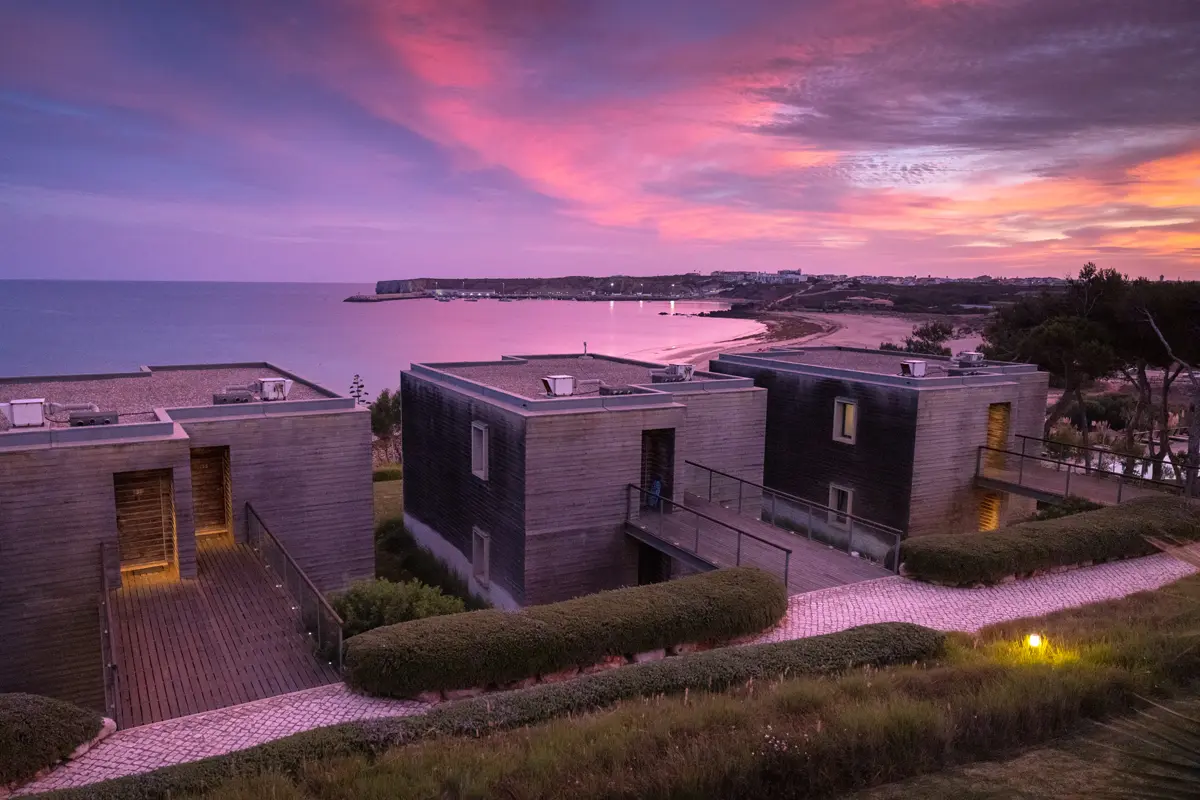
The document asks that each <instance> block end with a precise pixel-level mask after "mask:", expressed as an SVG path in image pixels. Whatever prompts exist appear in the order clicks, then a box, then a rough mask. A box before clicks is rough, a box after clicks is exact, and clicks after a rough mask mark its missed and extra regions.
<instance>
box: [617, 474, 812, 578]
mask: <svg viewBox="0 0 1200 800" xmlns="http://www.w3.org/2000/svg"><path fill="white" fill-rule="evenodd" d="M628 490H629V493H630V501H629V522H630V523H631V524H633V525H636V526H637V527H639V528H641V529H642V530H644V531H646V532H647V533H649V534H652V535H654V536H657V537H658V538H660V539H662V540H663V541H666V542H670V543H672V544H674V545H676V546H678V547H680V548H682V549H683V550H687V551H688V552H691V553H693V554H695V555H697V556H699V557H701V558H705V559H706V560H708V561H709V562H710V563H714V564H715V563H717V562H719V561H725V562H729V561H732V565H733V566H741V565H742V564H753V565H754V566H756V567H761V568H763V569H766V570H767V571H768V572H775V573H776V574H778V575H780V577H781V578H782V580H783V583H784V585H785V586H786V585H787V583H788V575H789V574H790V571H791V567H792V551H791V549H790V548H787V547H783V546H782V545H778V544H775V543H774V542H769V541H767V540H766V539H763V538H762V537H761V536H755V535H754V534H753V533H748V532H747V531H743V530H741V529H740V528H737V527H735V526H733V525H730V524H729V523H727V522H722V521H721V520H719V519H717V518H716V517H713V516H710V515H708V514H705V513H703V512H700V511H697V510H696V509H694V508H688V507H687V506H685V505H682V504H680V503H676V502H675V501H674V500H670V499H668V498H666V497H662V496H660V495H656V494H652V493H651V492H648V491H646V490H645V489H643V488H642V487H640V486H637V485H635V484H632V483H631V484H629V485H628ZM633 492H637V493H638V495H639V496H640V498H641V499H642V500H643V501H645V502H646V503H648V505H643V504H642V503H637V504H635V503H634V502H633V501H632V497H633ZM634 509H637V511H638V513H637V514H636V515H635V514H634V513H633V512H634ZM643 520H645V522H643ZM649 520H655V521H654V522H649ZM705 523H707V525H706V524H705ZM730 532H732V533H733V535H734V540H733V542H732V543H730V541H729V536H728V534H729V533H730ZM689 545H690V547H689ZM706 552H707V555H706ZM730 556H732V559H731V558H730ZM763 556H766V558H763ZM780 557H782V560H783V569H782V571H779V570H778V569H777V567H778V560H779V559H780ZM764 562H766V564H770V563H771V562H775V563H774V565H772V566H766V565H764Z"/></svg>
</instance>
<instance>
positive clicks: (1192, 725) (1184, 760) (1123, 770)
mask: <svg viewBox="0 0 1200 800" xmlns="http://www.w3.org/2000/svg"><path fill="white" fill-rule="evenodd" d="M1143 699H1144V698H1143ZM1145 702H1146V703H1148V704H1149V708H1147V709H1145V710H1143V711H1141V712H1140V713H1139V714H1138V715H1137V716H1135V717H1131V718H1127V719H1123V720H1119V721H1117V722H1113V723H1109V724H1106V725H1104V727H1105V728H1108V729H1109V730H1110V731H1112V732H1113V733H1115V734H1116V742H1115V743H1114V744H1104V746H1105V747H1109V748H1111V749H1114V750H1116V751H1117V752H1118V753H1120V754H1121V756H1122V762H1123V763H1122V764H1121V766H1120V767H1119V769H1118V773H1119V775H1120V779H1119V781H1118V785H1117V786H1114V787H1113V790H1114V796H1116V797H1122V798H1129V799H1130V800H1182V798H1197V797H1200V716H1197V712H1198V711H1200V703H1198V702H1196V701H1192V702H1190V703H1187V704H1184V705H1181V706H1177V707H1176V708H1168V707H1166V706H1164V705H1159V704H1158V703H1155V702H1153V701H1151V700H1146V701H1145Z"/></svg>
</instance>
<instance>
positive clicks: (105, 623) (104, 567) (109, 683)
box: [100, 542, 121, 721]
mask: <svg viewBox="0 0 1200 800" xmlns="http://www.w3.org/2000/svg"><path fill="white" fill-rule="evenodd" d="M108 561H109V557H108V548H107V547H106V546H105V543H104V542H101V543H100V663H101V666H102V668H103V670H104V711H105V714H107V715H108V718H109V719H111V720H113V721H116V719H117V700H118V698H119V697H120V696H121V684H120V676H119V675H118V674H117V657H116V652H115V651H114V646H113V615H112V598H111V597H110V595H109V593H110V591H111V590H112V587H111V586H110V585H109V582H108V566H109V565H108Z"/></svg>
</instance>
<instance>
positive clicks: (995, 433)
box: [987, 403, 1012, 469]
mask: <svg viewBox="0 0 1200 800" xmlns="http://www.w3.org/2000/svg"><path fill="white" fill-rule="evenodd" d="M1011 416H1012V404H1011V403H992V404H991V405H989V406H988V419H987V446H988V447H991V448H994V449H992V450H988V451H987V464H988V466H989V467H991V468H993V469H1004V462H1005V457H1004V456H1005V454H1004V453H998V452H996V451H997V450H1007V449H1008V423H1009V418H1010V417H1011Z"/></svg>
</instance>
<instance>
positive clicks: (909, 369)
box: [900, 359, 925, 378]
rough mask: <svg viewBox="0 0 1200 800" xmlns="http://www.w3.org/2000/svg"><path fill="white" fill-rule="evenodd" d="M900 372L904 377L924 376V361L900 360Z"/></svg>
mask: <svg viewBox="0 0 1200 800" xmlns="http://www.w3.org/2000/svg"><path fill="white" fill-rule="evenodd" d="M900 374H901V375H903V376H904V377H906V378H924V377H925V362H924V361H920V360H918V359H911V360H909V361H901V362H900Z"/></svg>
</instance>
